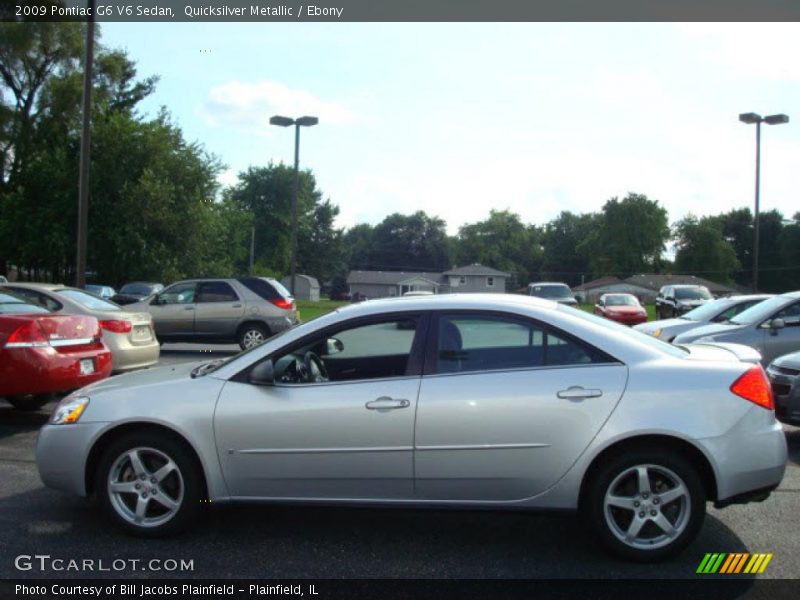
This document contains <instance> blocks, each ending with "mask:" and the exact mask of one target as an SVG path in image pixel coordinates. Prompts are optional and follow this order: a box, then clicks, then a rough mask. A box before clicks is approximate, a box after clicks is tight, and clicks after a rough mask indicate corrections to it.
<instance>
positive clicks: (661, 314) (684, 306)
mask: <svg viewBox="0 0 800 600" xmlns="http://www.w3.org/2000/svg"><path fill="white" fill-rule="evenodd" d="M713 299H714V296H712V295H711V292H709V291H708V288H707V287H706V286H704V285H665V286H664V287H662V288H661V290H659V292H658V296H656V314H657V315H658V318H659V319H671V318H674V317H678V316H680V315H682V314H683V313H686V312H689V311H690V310H692V309H694V308H697V307H698V306H702V305H703V304H706V303H708V302H711V301H712V300H713Z"/></svg>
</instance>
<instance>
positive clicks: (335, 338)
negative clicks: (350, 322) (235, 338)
mask: <svg viewBox="0 0 800 600" xmlns="http://www.w3.org/2000/svg"><path fill="white" fill-rule="evenodd" d="M416 331H417V319H416V318H415V317H409V318H398V319H390V320H386V321H380V322H373V323H368V324H361V325H357V326H351V327H347V328H345V329H341V330H339V331H333V332H330V331H329V332H328V333H327V334H326V335H322V336H320V337H317V338H315V339H313V340H312V341H310V342H307V343H304V344H303V345H302V346H301V347H295V348H293V349H292V350H290V351H289V352H286V353H285V354H282V355H280V356H278V357H276V358H274V359H273V362H274V365H275V381H276V382H278V383H288V384H304V383H322V382H327V381H333V382H336V381H356V380H364V379H379V378H386V377H402V376H404V375H405V374H406V372H407V369H408V362H409V359H410V356H411V348H412V346H413V344H414V337H415V334H416Z"/></svg>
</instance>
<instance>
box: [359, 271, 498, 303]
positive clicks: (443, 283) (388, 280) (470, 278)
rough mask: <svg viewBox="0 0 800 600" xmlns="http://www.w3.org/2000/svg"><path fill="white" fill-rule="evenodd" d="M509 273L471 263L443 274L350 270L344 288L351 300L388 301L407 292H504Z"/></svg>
mask: <svg viewBox="0 0 800 600" xmlns="http://www.w3.org/2000/svg"><path fill="white" fill-rule="evenodd" d="M510 276H511V275H510V273H505V272H504V271H498V270H497V269H492V268H491V267H486V266H483V265H479V264H477V263H476V264H473V265H469V266H466V267H459V268H453V269H451V270H449V271H445V272H443V273H436V272H425V271H350V273H349V275H348V276H347V286H348V288H349V291H350V295H351V297H353V296H359V297H362V298H390V297H392V296H402V295H403V294H405V293H406V292H421V291H423V292H432V293H434V294H448V293H456V292H458V293H477V292H484V293H486V292H494V293H501V294H503V293H505V291H506V281H507V280H508V278H509V277H510Z"/></svg>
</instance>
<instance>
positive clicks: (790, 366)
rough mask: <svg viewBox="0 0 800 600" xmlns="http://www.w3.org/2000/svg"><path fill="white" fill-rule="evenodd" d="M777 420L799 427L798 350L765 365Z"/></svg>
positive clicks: (799, 360)
mask: <svg viewBox="0 0 800 600" xmlns="http://www.w3.org/2000/svg"><path fill="white" fill-rule="evenodd" d="M767 375H768V376H769V380H770V383H771V384H772V393H773V395H774V396H775V416H776V417H777V418H778V420H779V421H782V422H784V423H788V424H789V425H796V426H798V427H800V352H792V353H791V354H784V355H783V356H779V357H778V358H776V359H775V360H773V361H772V362H771V363H770V365H769V366H768V367H767Z"/></svg>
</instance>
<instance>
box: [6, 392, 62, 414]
mask: <svg viewBox="0 0 800 600" xmlns="http://www.w3.org/2000/svg"><path fill="white" fill-rule="evenodd" d="M52 399H53V394H28V395H25V396H10V397H8V398H6V400H8V403H9V404H10V405H11V406H13V407H14V408H16V409H17V410H21V411H24V412H35V411H37V410H39V409H40V408H42V407H43V406H44V405H45V404H47V403H48V402H50V400H52Z"/></svg>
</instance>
